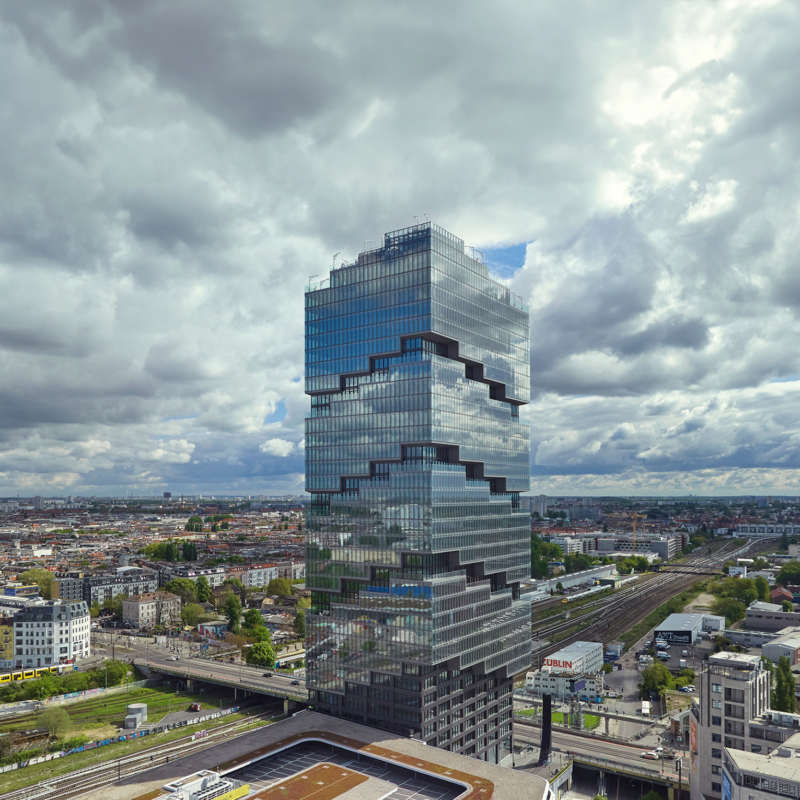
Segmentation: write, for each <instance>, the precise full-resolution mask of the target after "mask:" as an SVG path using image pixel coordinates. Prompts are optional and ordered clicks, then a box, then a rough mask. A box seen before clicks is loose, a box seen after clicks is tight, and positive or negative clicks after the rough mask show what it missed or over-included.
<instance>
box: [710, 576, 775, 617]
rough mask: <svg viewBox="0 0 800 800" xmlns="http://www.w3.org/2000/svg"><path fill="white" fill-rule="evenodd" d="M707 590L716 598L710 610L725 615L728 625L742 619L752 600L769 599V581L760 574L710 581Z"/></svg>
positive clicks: (721, 615) (766, 600)
mask: <svg viewBox="0 0 800 800" xmlns="http://www.w3.org/2000/svg"><path fill="white" fill-rule="evenodd" d="M709 590H710V591H711V593H712V594H714V595H716V598H717V599H716V600H715V601H714V603H713V605H712V606H711V610H712V611H713V612H714V613H715V614H717V615H718V616H720V617H725V621H726V623H727V624H728V625H733V623H734V622H738V621H739V620H740V619H744V617H745V614H746V612H747V606H749V605H750V603H752V602H753V601H754V600H763V601H765V602H768V601H769V599H770V591H769V583H767V579H766V578H763V577H762V576H760V575H759V576H758V577H757V578H755V580H754V579H752V578H725V579H724V580H722V581H715V582H714V583H712V584H711V585H710V587H709ZM790 605H791V604H790Z"/></svg>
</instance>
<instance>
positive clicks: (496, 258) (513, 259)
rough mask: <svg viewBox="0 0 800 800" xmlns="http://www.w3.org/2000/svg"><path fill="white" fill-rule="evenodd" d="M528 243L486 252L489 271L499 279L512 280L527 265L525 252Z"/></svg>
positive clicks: (495, 248) (484, 252)
mask: <svg viewBox="0 0 800 800" xmlns="http://www.w3.org/2000/svg"><path fill="white" fill-rule="evenodd" d="M527 247H528V242H522V243H521V244H512V245H511V246H510V247H494V248H492V249H491V250H484V251H483V254H484V255H485V256H486V264H487V266H488V267H489V271H490V272H492V273H493V274H494V275H497V276H498V277H499V278H510V277H511V276H512V275H513V274H514V273H515V272H516V271H517V270H518V269H521V268H522V266H523V265H524V264H525V250H526V248H527Z"/></svg>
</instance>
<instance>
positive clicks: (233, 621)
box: [225, 594, 242, 633]
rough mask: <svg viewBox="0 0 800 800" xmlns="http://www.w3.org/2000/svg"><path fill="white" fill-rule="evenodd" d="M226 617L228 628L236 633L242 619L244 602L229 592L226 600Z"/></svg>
mask: <svg viewBox="0 0 800 800" xmlns="http://www.w3.org/2000/svg"><path fill="white" fill-rule="evenodd" d="M225 617H226V618H227V620H228V630H230V631H231V632H232V633H236V631H238V630H239V624H240V622H241V619H242V603H241V601H240V600H239V598H238V597H237V596H236V595H235V594H229V595H228V598H227V600H226V601H225Z"/></svg>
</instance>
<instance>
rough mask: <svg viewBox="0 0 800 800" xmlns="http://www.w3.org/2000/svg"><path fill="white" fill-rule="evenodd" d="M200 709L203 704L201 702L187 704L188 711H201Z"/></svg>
mask: <svg viewBox="0 0 800 800" xmlns="http://www.w3.org/2000/svg"><path fill="white" fill-rule="evenodd" d="M202 710H203V704H202V703H192V704H191V705H190V706H189V711H202Z"/></svg>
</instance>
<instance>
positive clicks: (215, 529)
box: [211, 522, 219, 533]
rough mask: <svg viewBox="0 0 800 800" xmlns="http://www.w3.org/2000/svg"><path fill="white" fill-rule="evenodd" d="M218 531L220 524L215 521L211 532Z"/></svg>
mask: <svg viewBox="0 0 800 800" xmlns="http://www.w3.org/2000/svg"><path fill="white" fill-rule="evenodd" d="M218 531H219V525H217V523H216V522H215V523H214V524H213V525H212V526H211V533H217V532H218Z"/></svg>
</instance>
